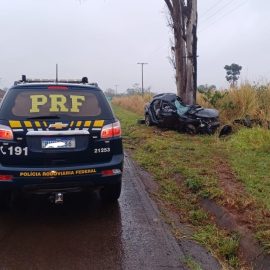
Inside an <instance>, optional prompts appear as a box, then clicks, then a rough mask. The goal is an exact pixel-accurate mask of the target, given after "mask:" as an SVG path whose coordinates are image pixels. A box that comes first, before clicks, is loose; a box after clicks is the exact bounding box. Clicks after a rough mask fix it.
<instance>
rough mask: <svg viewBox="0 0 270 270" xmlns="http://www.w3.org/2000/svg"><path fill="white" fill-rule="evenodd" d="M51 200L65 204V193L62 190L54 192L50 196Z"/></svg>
mask: <svg viewBox="0 0 270 270" xmlns="http://www.w3.org/2000/svg"><path fill="white" fill-rule="evenodd" d="M50 201H51V202H52V203H55V204H63V203H64V194H63V193H62V192H57V193H54V194H52V195H51V196H50Z"/></svg>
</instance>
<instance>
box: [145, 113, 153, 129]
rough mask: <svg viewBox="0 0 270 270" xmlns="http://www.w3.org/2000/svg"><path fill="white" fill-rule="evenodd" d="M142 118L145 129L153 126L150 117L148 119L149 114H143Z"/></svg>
mask: <svg viewBox="0 0 270 270" xmlns="http://www.w3.org/2000/svg"><path fill="white" fill-rule="evenodd" d="M144 118H145V125H146V126H147V127H151V126H153V122H152V120H151V117H150V115H149V114H145V116H144Z"/></svg>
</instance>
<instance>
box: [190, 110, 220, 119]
mask: <svg viewBox="0 0 270 270" xmlns="http://www.w3.org/2000/svg"><path fill="white" fill-rule="evenodd" d="M194 114H195V115H196V116H197V117H202V118H217V117H218V116H219V112H218V111H217V110H215V109H200V110H198V111H196V112H195V113H194Z"/></svg>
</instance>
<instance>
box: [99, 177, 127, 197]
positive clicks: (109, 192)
mask: <svg viewBox="0 0 270 270" xmlns="http://www.w3.org/2000/svg"><path fill="white" fill-rule="evenodd" d="M121 189H122V182H121V181H120V182H119V183H117V184H113V185H107V186H105V187H104V188H103V189H101V190H100V193H99V195H100V198H101V199H102V200H103V201H105V202H116V201H117V200H118V199H119V197H120V195H121Z"/></svg>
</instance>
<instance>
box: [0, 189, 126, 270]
mask: <svg viewBox="0 0 270 270" xmlns="http://www.w3.org/2000/svg"><path fill="white" fill-rule="evenodd" d="M121 232H122V221H121V213H120V207H119V204H118V203H115V204H111V205H109V204H104V203H102V202H101V200H100V199H99V198H98V196H97V195H96V194H95V193H93V194H91V195H90V196H89V194H73V195H70V196H67V197H66V198H65V203H64V205H53V204H51V203H49V202H48V200H45V199H40V198H28V199H27V200H25V201H24V202H23V207H21V205H19V207H16V208H15V209H12V210H11V211H5V212H2V213H0V269H122V259H123V255H124V252H123V248H122V242H121Z"/></svg>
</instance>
